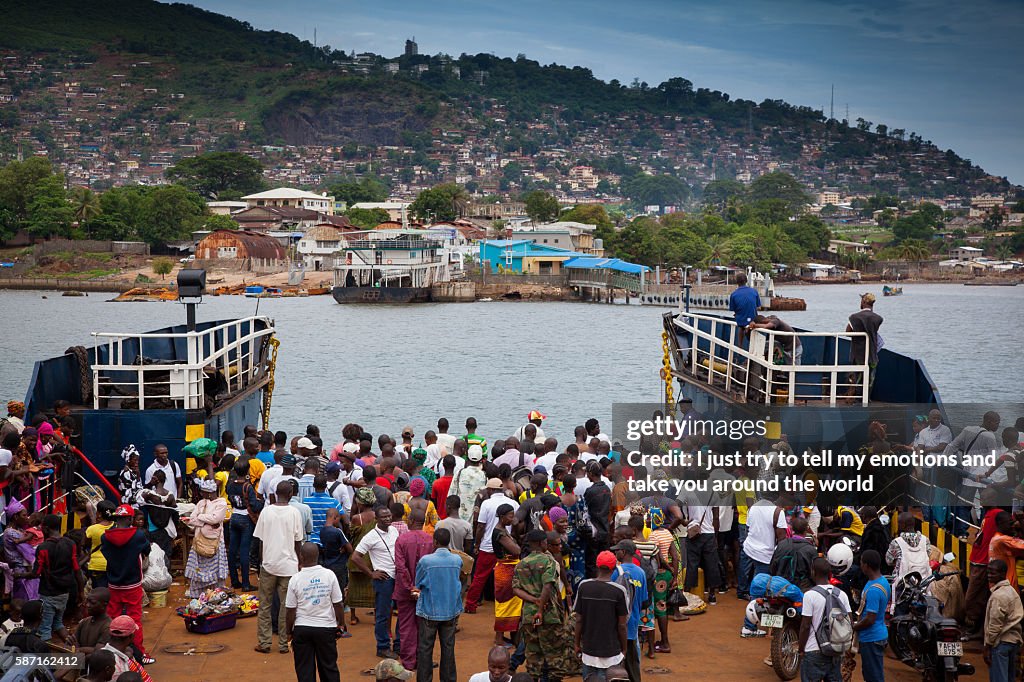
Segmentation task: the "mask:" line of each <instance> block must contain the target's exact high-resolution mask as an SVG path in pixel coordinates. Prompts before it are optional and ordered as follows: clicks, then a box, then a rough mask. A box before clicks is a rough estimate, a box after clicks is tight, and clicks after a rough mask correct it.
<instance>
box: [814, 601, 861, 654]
mask: <svg viewBox="0 0 1024 682" xmlns="http://www.w3.org/2000/svg"><path fill="white" fill-rule="evenodd" d="M812 591H814V592H817V593H818V594H820V595H822V596H823V597H825V612H824V613H823V614H822V616H821V622H820V623H819V624H818V629H817V630H815V632H814V639H815V640H816V641H817V642H818V649H819V650H820V651H821V653H822V654H823V655H825V656H840V655H842V654H845V653H846V652H847V651H850V650H851V649H852V648H853V618H852V617H851V616H850V612H849V611H847V610H846V607H845V606H843V603H842V602H841V601H840V600H839V597H837V596H836V594H835V589H832V590H827V589H825V588H824V587H823V586H821V585H817V586H815V587H814V588H812Z"/></svg>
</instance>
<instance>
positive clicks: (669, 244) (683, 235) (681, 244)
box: [654, 225, 711, 267]
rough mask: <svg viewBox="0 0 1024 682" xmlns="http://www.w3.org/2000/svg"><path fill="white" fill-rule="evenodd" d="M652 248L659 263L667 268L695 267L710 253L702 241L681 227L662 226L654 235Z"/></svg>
mask: <svg viewBox="0 0 1024 682" xmlns="http://www.w3.org/2000/svg"><path fill="white" fill-rule="evenodd" d="M654 247H655V249H657V252H658V254H660V257H661V262H664V263H666V264H667V265H668V266H669V267H679V266H685V265H697V264H698V263H702V262H703V261H704V260H705V259H706V258H707V257H708V253H709V252H710V251H711V249H710V248H709V247H708V245H707V244H706V243H705V242H704V240H703V239H701V238H700V237H699V236H697V234H695V233H694V232H693V231H691V230H689V229H687V228H686V227H684V226H683V225H672V226H670V227H665V226H663V227H662V228H661V229H660V230H658V231H657V232H656V233H655V235H654Z"/></svg>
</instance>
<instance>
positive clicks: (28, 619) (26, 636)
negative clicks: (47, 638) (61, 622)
mask: <svg viewBox="0 0 1024 682" xmlns="http://www.w3.org/2000/svg"><path fill="white" fill-rule="evenodd" d="M21 617H22V624H21V626H20V627H16V628H14V630H12V631H11V633H10V634H9V635H7V642H6V645H7V646H9V647H16V648H18V649H21V652H22V653H23V654H48V653H50V647H49V646H47V644H46V642H44V641H43V640H42V639H40V638H39V632H38V631H39V626H40V625H41V624H42V622H43V602H41V601H39V600H38V599H33V600H32V601H27V602H25V603H24V604H23V605H22V607H21Z"/></svg>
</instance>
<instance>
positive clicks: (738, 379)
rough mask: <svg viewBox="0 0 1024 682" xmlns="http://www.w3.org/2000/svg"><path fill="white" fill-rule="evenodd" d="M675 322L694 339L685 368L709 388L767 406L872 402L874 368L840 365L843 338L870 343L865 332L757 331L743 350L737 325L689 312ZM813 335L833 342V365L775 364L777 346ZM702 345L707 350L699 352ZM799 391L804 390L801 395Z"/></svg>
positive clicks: (686, 353)
mask: <svg viewBox="0 0 1024 682" xmlns="http://www.w3.org/2000/svg"><path fill="white" fill-rule="evenodd" d="M701 322H705V323H706V324H707V330H706V331H705V330H704V329H701V328H700V323H701ZM675 324H676V325H677V326H678V327H679V328H681V329H683V330H684V331H686V332H688V333H689V334H690V339H691V347H690V348H689V349H680V350H679V352H680V353H681V354H682V357H681V360H682V361H683V362H682V363H681V366H682V367H686V368H688V373H689V374H690V375H691V376H693V377H694V378H695V379H701V380H703V381H704V382H705V383H707V384H708V385H709V386H718V387H720V388H723V389H724V390H726V391H729V392H735V393H741V394H742V395H744V396H746V397H747V399H748V400H751V401H754V402H763V403H765V404H768V403H780V402H784V403H787V404H789V405H793V404H795V403H796V401H797V400H810V399H812V396H817V397H818V399H820V400H826V401H828V403H829V404H830V405H835V404H836V401H837V400H839V399H848V398H850V397H851V396H852V397H853V398H854V399H859V400H860V403H861V404H862V405H867V404H868V393H869V391H870V386H869V383H870V382H869V376H870V368H869V367H868V365H867V362H866V361H865V362H864V363H863V364H840V362H839V339H840V338H847V339H849V338H852V337H856V336H860V337H863V338H864V340H865V343H867V334H866V333H865V332H841V333H836V332H783V331H774V330H768V329H755V330H753V331H750V332H749V333H748V336H749V339H750V342H749V344H748V347H747V348H743V347H742V346H741V345H740V344H739V343H737V340H736V333H737V327H736V323H735V322H733V321H732V320H726V319H723V318H721V317H717V316H714V315H702V314H700V313H693V312H690V313H684V314H681V315H679V316H678V317H676V318H675ZM723 331H724V332H725V333H724V334H723V333H722V332H723ZM722 336H724V337H725V339H723V338H722ZM813 337H825V338H831V339H833V343H832V348H831V356H832V358H831V363H829V364H820V365H805V364H800V365H795V364H775V363H774V357H775V351H776V347H777V346H779V347H780V349H781V348H782V346H781V344H786V345H788V342H789V340H790V339H793V338H797V339H806V338H813ZM701 342H704V343H705V345H706V346H707V347H706V348H701V345H702V343H701ZM723 356H724V357H723ZM788 360H789V362H792V356H791V355H790V356H788ZM826 360H827V359H826ZM801 374H803V375H804V376H803V377H802V378H801V377H800V376H799V375H801ZM818 374H820V375H821V377H822V379H821V380H820V382H819V381H811V380H809V379H811V378H814V377H816V376H817V375H818ZM810 387H814V388H810ZM798 389H803V390H802V391H801V393H802V395H801V396H799V397H798V396H797V390H798Z"/></svg>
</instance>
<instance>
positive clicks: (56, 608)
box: [39, 594, 68, 642]
mask: <svg viewBox="0 0 1024 682" xmlns="http://www.w3.org/2000/svg"><path fill="white" fill-rule="evenodd" d="M39 600H40V601H41V602H43V622H42V623H40V625H39V638H40V639H41V640H43V641H44V642H45V641H47V640H49V639H50V638H51V637H53V633H54V632H57V631H58V630H63V629H64V609H66V608H67V607H68V595H67V594H59V595H57V596H55V597H48V596H46V595H42V594H41V595H39Z"/></svg>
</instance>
